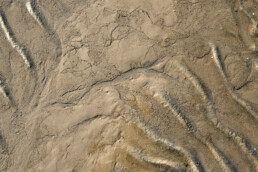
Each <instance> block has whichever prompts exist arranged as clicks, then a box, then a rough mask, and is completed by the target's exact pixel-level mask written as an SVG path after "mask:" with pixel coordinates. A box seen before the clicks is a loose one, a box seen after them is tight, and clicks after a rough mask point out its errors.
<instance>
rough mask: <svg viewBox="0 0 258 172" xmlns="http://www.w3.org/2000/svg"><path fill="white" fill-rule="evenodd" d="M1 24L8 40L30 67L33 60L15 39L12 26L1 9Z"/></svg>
mask: <svg viewBox="0 0 258 172" xmlns="http://www.w3.org/2000/svg"><path fill="white" fill-rule="evenodd" d="M0 26H1V27H2V30H3V32H4V34H5V37H6V39H7V41H8V42H9V43H10V44H11V46H12V47H13V49H15V50H16V51H17V52H18V53H19V54H20V56H21V57H22V58H23V60H24V63H25V64H26V65H27V66H28V67H29V68H30V67H31V62H30V60H29V57H28V55H27V53H26V50H25V49H24V48H23V47H21V46H20V45H18V43H17V41H16V40H15V38H14V36H13V33H12V31H11V29H10V27H9V26H8V24H7V20H6V18H5V16H4V13H3V11H2V10H1V9H0Z"/></svg>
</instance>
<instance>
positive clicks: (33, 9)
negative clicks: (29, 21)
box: [25, 0, 44, 28]
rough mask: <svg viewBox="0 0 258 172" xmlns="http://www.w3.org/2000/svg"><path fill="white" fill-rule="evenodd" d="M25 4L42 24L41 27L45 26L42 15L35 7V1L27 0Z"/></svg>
mask: <svg viewBox="0 0 258 172" xmlns="http://www.w3.org/2000/svg"><path fill="white" fill-rule="evenodd" d="M25 6H26V8H27V10H28V12H29V13H30V15H31V16H32V17H33V18H34V20H35V21H36V22H37V23H38V24H39V25H40V27H42V28H44V25H43V23H42V21H41V18H40V15H39V13H38V12H37V11H36V9H35V3H33V2H32V1H31V0H29V1H28V2H26V5H25Z"/></svg>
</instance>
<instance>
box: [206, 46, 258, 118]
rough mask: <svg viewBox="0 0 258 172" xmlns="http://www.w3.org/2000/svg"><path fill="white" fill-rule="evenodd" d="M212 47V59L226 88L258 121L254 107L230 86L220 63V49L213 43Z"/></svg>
mask: <svg viewBox="0 0 258 172" xmlns="http://www.w3.org/2000/svg"><path fill="white" fill-rule="evenodd" d="M210 46H211V49H212V58H213V60H214V63H215V65H216V66H217V68H218V69H219V73H220V75H221V77H222V78H223V80H224V83H225V86H226V87H227V89H228V92H229V93H230V95H231V97H232V98H233V99H234V100H235V101H236V102H237V103H238V104H239V105H241V106H242V107H243V108H245V109H246V110H247V111H248V112H249V113H250V114H251V115H252V116H253V117H254V118H255V119H256V120H257V119H258V113H257V111H256V110H255V109H254V107H252V106H251V105H250V104H249V103H247V102H246V101H245V100H243V99H242V98H240V97H239V96H238V95H237V94H236V93H235V92H234V90H233V88H232V86H231V85H230V83H229V81H228V80H227V78H226V75H225V73H224V70H223V66H222V64H221V62H220V55H219V52H218V47H216V46H215V45H214V44H213V43H210Z"/></svg>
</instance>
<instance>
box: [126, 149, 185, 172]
mask: <svg viewBox="0 0 258 172" xmlns="http://www.w3.org/2000/svg"><path fill="white" fill-rule="evenodd" d="M126 149H127V152H128V153H129V154H130V155H131V156H132V157H134V158H135V159H137V160H138V161H143V162H145V163H148V164H151V165H153V166H155V167H158V168H162V169H163V170H166V171H184V170H183V169H180V168H179V166H180V165H179V164H178V163H175V162H173V161H169V160H167V159H162V158H157V157H151V156H149V155H146V153H145V152H144V151H143V150H141V149H138V148H135V147H132V146H127V147H126Z"/></svg>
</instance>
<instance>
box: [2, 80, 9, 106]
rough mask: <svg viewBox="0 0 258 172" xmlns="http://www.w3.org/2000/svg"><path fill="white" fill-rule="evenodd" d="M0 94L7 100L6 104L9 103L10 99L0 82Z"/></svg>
mask: <svg viewBox="0 0 258 172" xmlns="http://www.w3.org/2000/svg"><path fill="white" fill-rule="evenodd" d="M0 93H1V94H2V95H3V96H4V97H5V98H6V99H7V101H8V102H10V98H9V96H8V93H7V92H6V90H5V87H4V84H3V82H2V81H1V80H0Z"/></svg>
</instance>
